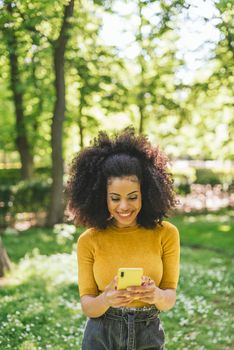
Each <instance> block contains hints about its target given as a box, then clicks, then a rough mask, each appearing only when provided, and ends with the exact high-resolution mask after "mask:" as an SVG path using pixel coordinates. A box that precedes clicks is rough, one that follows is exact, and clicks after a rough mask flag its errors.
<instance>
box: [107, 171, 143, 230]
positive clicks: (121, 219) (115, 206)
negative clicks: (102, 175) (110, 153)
mask: <svg viewBox="0 0 234 350" xmlns="http://www.w3.org/2000/svg"><path fill="white" fill-rule="evenodd" d="M107 207H108V210H109V212H110V215H112V216H113V220H114V223H115V225H116V226H118V227H129V226H134V225H136V222H137V215H138V213H139V212H140V210H141V188H140V183H139V180H138V178H137V177H136V176H135V175H132V176H124V177H110V178H109V179H108V181H107Z"/></svg>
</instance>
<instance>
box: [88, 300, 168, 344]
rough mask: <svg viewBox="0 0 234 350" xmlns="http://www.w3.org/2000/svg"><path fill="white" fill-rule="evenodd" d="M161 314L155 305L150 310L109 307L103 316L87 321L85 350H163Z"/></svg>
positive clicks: (163, 338)
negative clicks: (159, 315)
mask: <svg viewBox="0 0 234 350" xmlns="http://www.w3.org/2000/svg"><path fill="white" fill-rule="evenodd" d="M159 313H160V311H159V310H158V309H157V308H156V307H155V306H151V307H150V308H148V309H147V310H146V309H141V308H140V309H135V310H131V309H127V308H112V307H110V308H109V309H108V310H107V311H106V312H105V313H104V314H103V315H102V316H100V317H97V318H89V319H88V320H87V323H86V326H85V331H84V337H83V343H82V350H150V349H151V350H163V349H164V341H165V336H164V330H163V328H162V325H161V322H160V319H159V317H158V314H159Z"/></svg>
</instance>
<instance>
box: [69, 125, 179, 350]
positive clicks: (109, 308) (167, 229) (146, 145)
mask: <svg viewBox="0 0 234 350" xmlns="http://www.w3.org/2000/svg"><path fill="white" fill-rule="evenodd" d="M166 165H167V158H166V157H165V156H164V155H163V154H162V153H161V152H160V151H159V149H158V148H154V147H153V146H152V145H151V143H150V142H149V141H148V139H147V137H146V136H142V135H141V136H136V135H135V131H134V128H132V127H128V128H126V129H125V130H124V131H122V132H120V133H119V134H118V133H117V134H115V135H114V137H113V138H111V137H109V136H108V135H107V134H106V133H105V132H99V135H98V138H97V139H96V138H95V139H94V142H93V145H91V146H90V147H86V148H85V149H83V150H82V151H81V152H80V153H79V154H78V155H77V156H76V157H75V159H74V160H73V164H72V167H71V174H70V179H69V181H68V195H69V202H68V203H69V204H68V209H69V211H70V212H71V213H72V215H73V218H74V221H75V222H76V223H77V224H81V225H83V226H86V227H89V228H88V229H87V230H86V231H85V232H83V233H82V234H81V235H80V237H79V239H78V245H77V256H78V283H79V291H80V297H81V306H82V310H83V312H84V314H85V315H86V316H87V317H88V321H87V323H86V326H85V332H84V337H83V343H82V349H83V350H117V349H120V350H147V349H155V350H158V349H164V341H165V337H164V330H163V328H162V326H161V323H160V319H159V317H158V315H159V313H160V312H161V311H166V310H169V309H171V308H172V307H173V306H174V304H175V301H176V287H177V283H178V278H179V252H180V247H179V233H178V230H177V229H176V227H175V226H174V225H172V224H170V223H169V222H166V221H163V218H164V217H166V216H167V212H168V211H169V210H170V209H171V208H173V207H174V206H175V204H176V200H175V194H174V192H173V187H172V183H173V181H172V179H171V176H170V174H169V173H168V172H167V169H166ZM120 267H128V268H129V267H141V268H143V269H144V276H143V277H142V284H141V286H131V287H130V288H127V289H121V290H118V289H117V282H118V277H117V271H118V268H120Z"/></svg>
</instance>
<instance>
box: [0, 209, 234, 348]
mask: <svg viewBox="0 0 234 350" xmlns="http://www.w3.org/2000/svg"><path fill="white" fill-rule="evenodd" d="M170 221H172V222H173V223H175V224H176V225H177V227H178V228H179V230H180V233H181V243H182V249H181V275H180V283H179V287H178V292H177V295H178V297H177V303H176V306H175V307H174V308H173V309H172V310H170V311H168V312H162V313H161V316H160V318H161V320H162V322H163V326H164V328H165V330H166V350H190V349H191V350H211V349H212V350H233V349H234V346H233V345H232V344H233V343H234V339H233V334H234V329H233V328H234V327H233V325H234V319H233V313H232V312H231V308H233V303H234V300H233V281H234V269H233V246H234V237H233V234H231V232H234V230H233V229H234V227H233V226H234V223H233V221H232V219H231V217H230V216H228V215H227V212H224V213H222V212H221V213H218V214H212V216H210V214H209V215H208V216H204V215H196V216H193V215H189V216H177V217H176V218H173V220H170ZM80 232H81V230H79V231H76V232H75V234H74V236H73V239H67V238H65V237H64V235H58V234H55V233H53V232H52V230H48V229H30V230H28V231H25V232H22V233H21V234H20V235H17V236H11V235H7V236H3V242H4V245H5V247H6V248H7V251H8V253H9V255H10V257H11V260H12V261H13V266H12V267H13V268H12V271H11V273H10V274H9V275H8V279H7V280H6V281H5V282H6V284H5V285H3V287H2V288H0V310H1V312H0V349H1V350H5V349H6V350H7V349H10V350H46V349H51V350H67V349H77V350H79V349H81V338H82V334H83V330H84V325H85V322H86V318H85V317H84V315H83V314H82V312H81V307H80V303H79V293H78V288H77V277H76V276H77V268H76V254H75V247H76V240H77V237H78V235H79V233H80ZM70 238H72V237H71V236H70Z"/></svg>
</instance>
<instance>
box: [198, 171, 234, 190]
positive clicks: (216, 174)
mask: <svg viewBox="0 0 234 350" xmlns="http://www.w3.org/2000/svg"><path fill="white" fill-rule="evenodd" d="M233 179H234V171H230V170H229V169H223V170H215V169H214V170H213V169H208V168H198V169H196V181H195V183H197V184H200V185H207V184H210V185H211V186H214V185H218V184H221V185H222V186H223V187H224V189H226V190H227V189H228V188H229V187H230V185H231V184H232V183H233Z"/></svg>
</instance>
